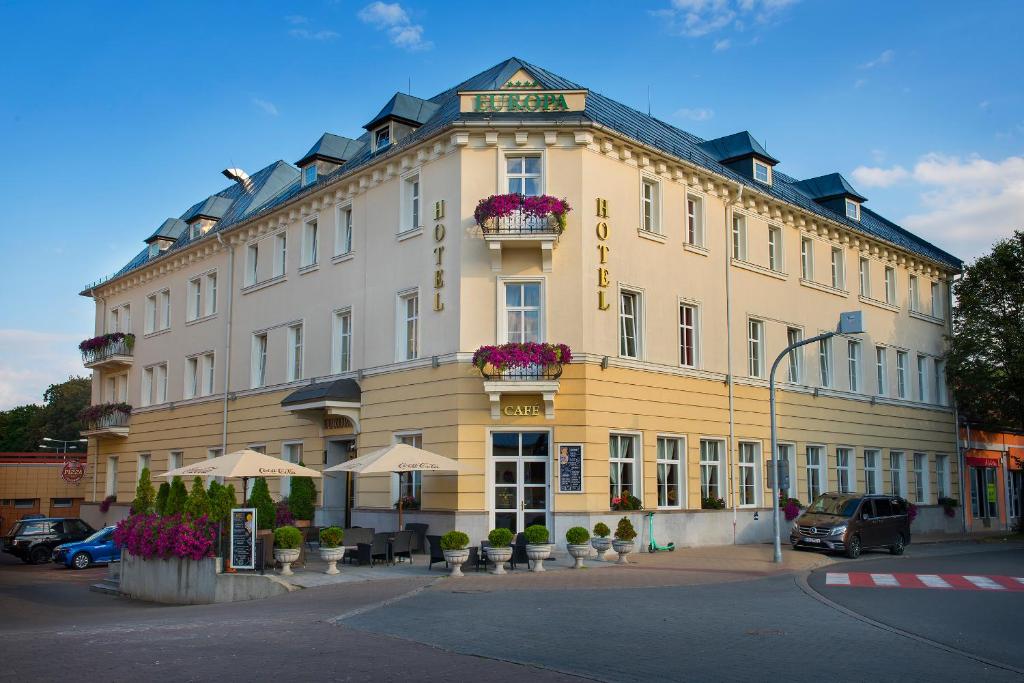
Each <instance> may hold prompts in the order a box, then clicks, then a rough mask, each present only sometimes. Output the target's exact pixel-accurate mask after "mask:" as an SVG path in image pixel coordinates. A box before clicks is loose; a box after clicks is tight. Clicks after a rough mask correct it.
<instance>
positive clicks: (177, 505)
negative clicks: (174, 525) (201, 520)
mask: <svg viewBox="0 0 1024 683" xmlns="http://www.w3.org/2000/svg"><path fill="white" fill-rule="evenodd" d="M187 500H188V489H186V488H185V482H183V481H182V480H181V477H174V479H172V480H171V492H170V493H169V494H168V495H167V507H166V514H167V515H168V516H169V515H180V514H181V513H183V512H185V502H186V501H187Z"/></svg>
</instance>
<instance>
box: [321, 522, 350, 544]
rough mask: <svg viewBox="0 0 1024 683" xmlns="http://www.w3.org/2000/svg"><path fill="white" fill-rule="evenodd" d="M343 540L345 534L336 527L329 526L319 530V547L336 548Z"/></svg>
mask: <svg viewBox="0 0 1024 683" xmlns="http://www.w3.org/2000/svg"><path fill="white" fill-rule="evenodd" d="M344 538H345V532H344V531H342V530H341V529H339V528H338V527H336V526H329V527H327V528H326V529H321V530H320V547H321V548H337V547H339V546H340V545H341V542H342V540H343V539H344Z"/></svg>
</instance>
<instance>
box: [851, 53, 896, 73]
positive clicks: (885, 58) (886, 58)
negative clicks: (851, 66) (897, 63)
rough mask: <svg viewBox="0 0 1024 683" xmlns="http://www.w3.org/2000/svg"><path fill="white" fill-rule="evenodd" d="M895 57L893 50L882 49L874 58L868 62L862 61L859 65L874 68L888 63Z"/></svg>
mask: <svg viewBox="0 0 1024 683" xmlns="http://www.w3.org/2000/svg"><path fill="white" fill-rule="evenodd" d="M895 57H896V51H895V50H882V54H880V55H878V56H877V57H875V58H874V59H872V60H871V61H868V62H864V63H863V64H861V65H860V68H862V69H874V68H875V67H876V66H882V65H883V64H888V63H889V62H891V61H892V60H893V59H894V58H895Z"/></svg>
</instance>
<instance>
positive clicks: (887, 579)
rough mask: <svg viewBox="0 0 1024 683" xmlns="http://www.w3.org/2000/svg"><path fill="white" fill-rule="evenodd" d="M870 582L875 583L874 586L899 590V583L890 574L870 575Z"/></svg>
mask: <svg viewBox="0 0 1024 683" xmlns="http://www.w3.org/2000/svg"><path fill="white" fill-rule="evenodd" d="M871 580H872V581H874V582H875V585H876V586H883V587H886V588H890V587H892V588H899V585H900V582H899V581H897V580H896V577H895V576H893V575H892V574H872V575H871Z"/></svg>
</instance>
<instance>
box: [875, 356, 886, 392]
mask: <svg viewBox="0 0 1024 683" xmlns="http://www.w3.org/2000/svg"><path fill="white" fill-rule="evenodd" d="M875 393H876V394H878V395H879V396H885V395H886V394H888V393H889V361H888V356H887V355H886V352H885V347H884V346H876V347H875Z"/></svg>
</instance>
